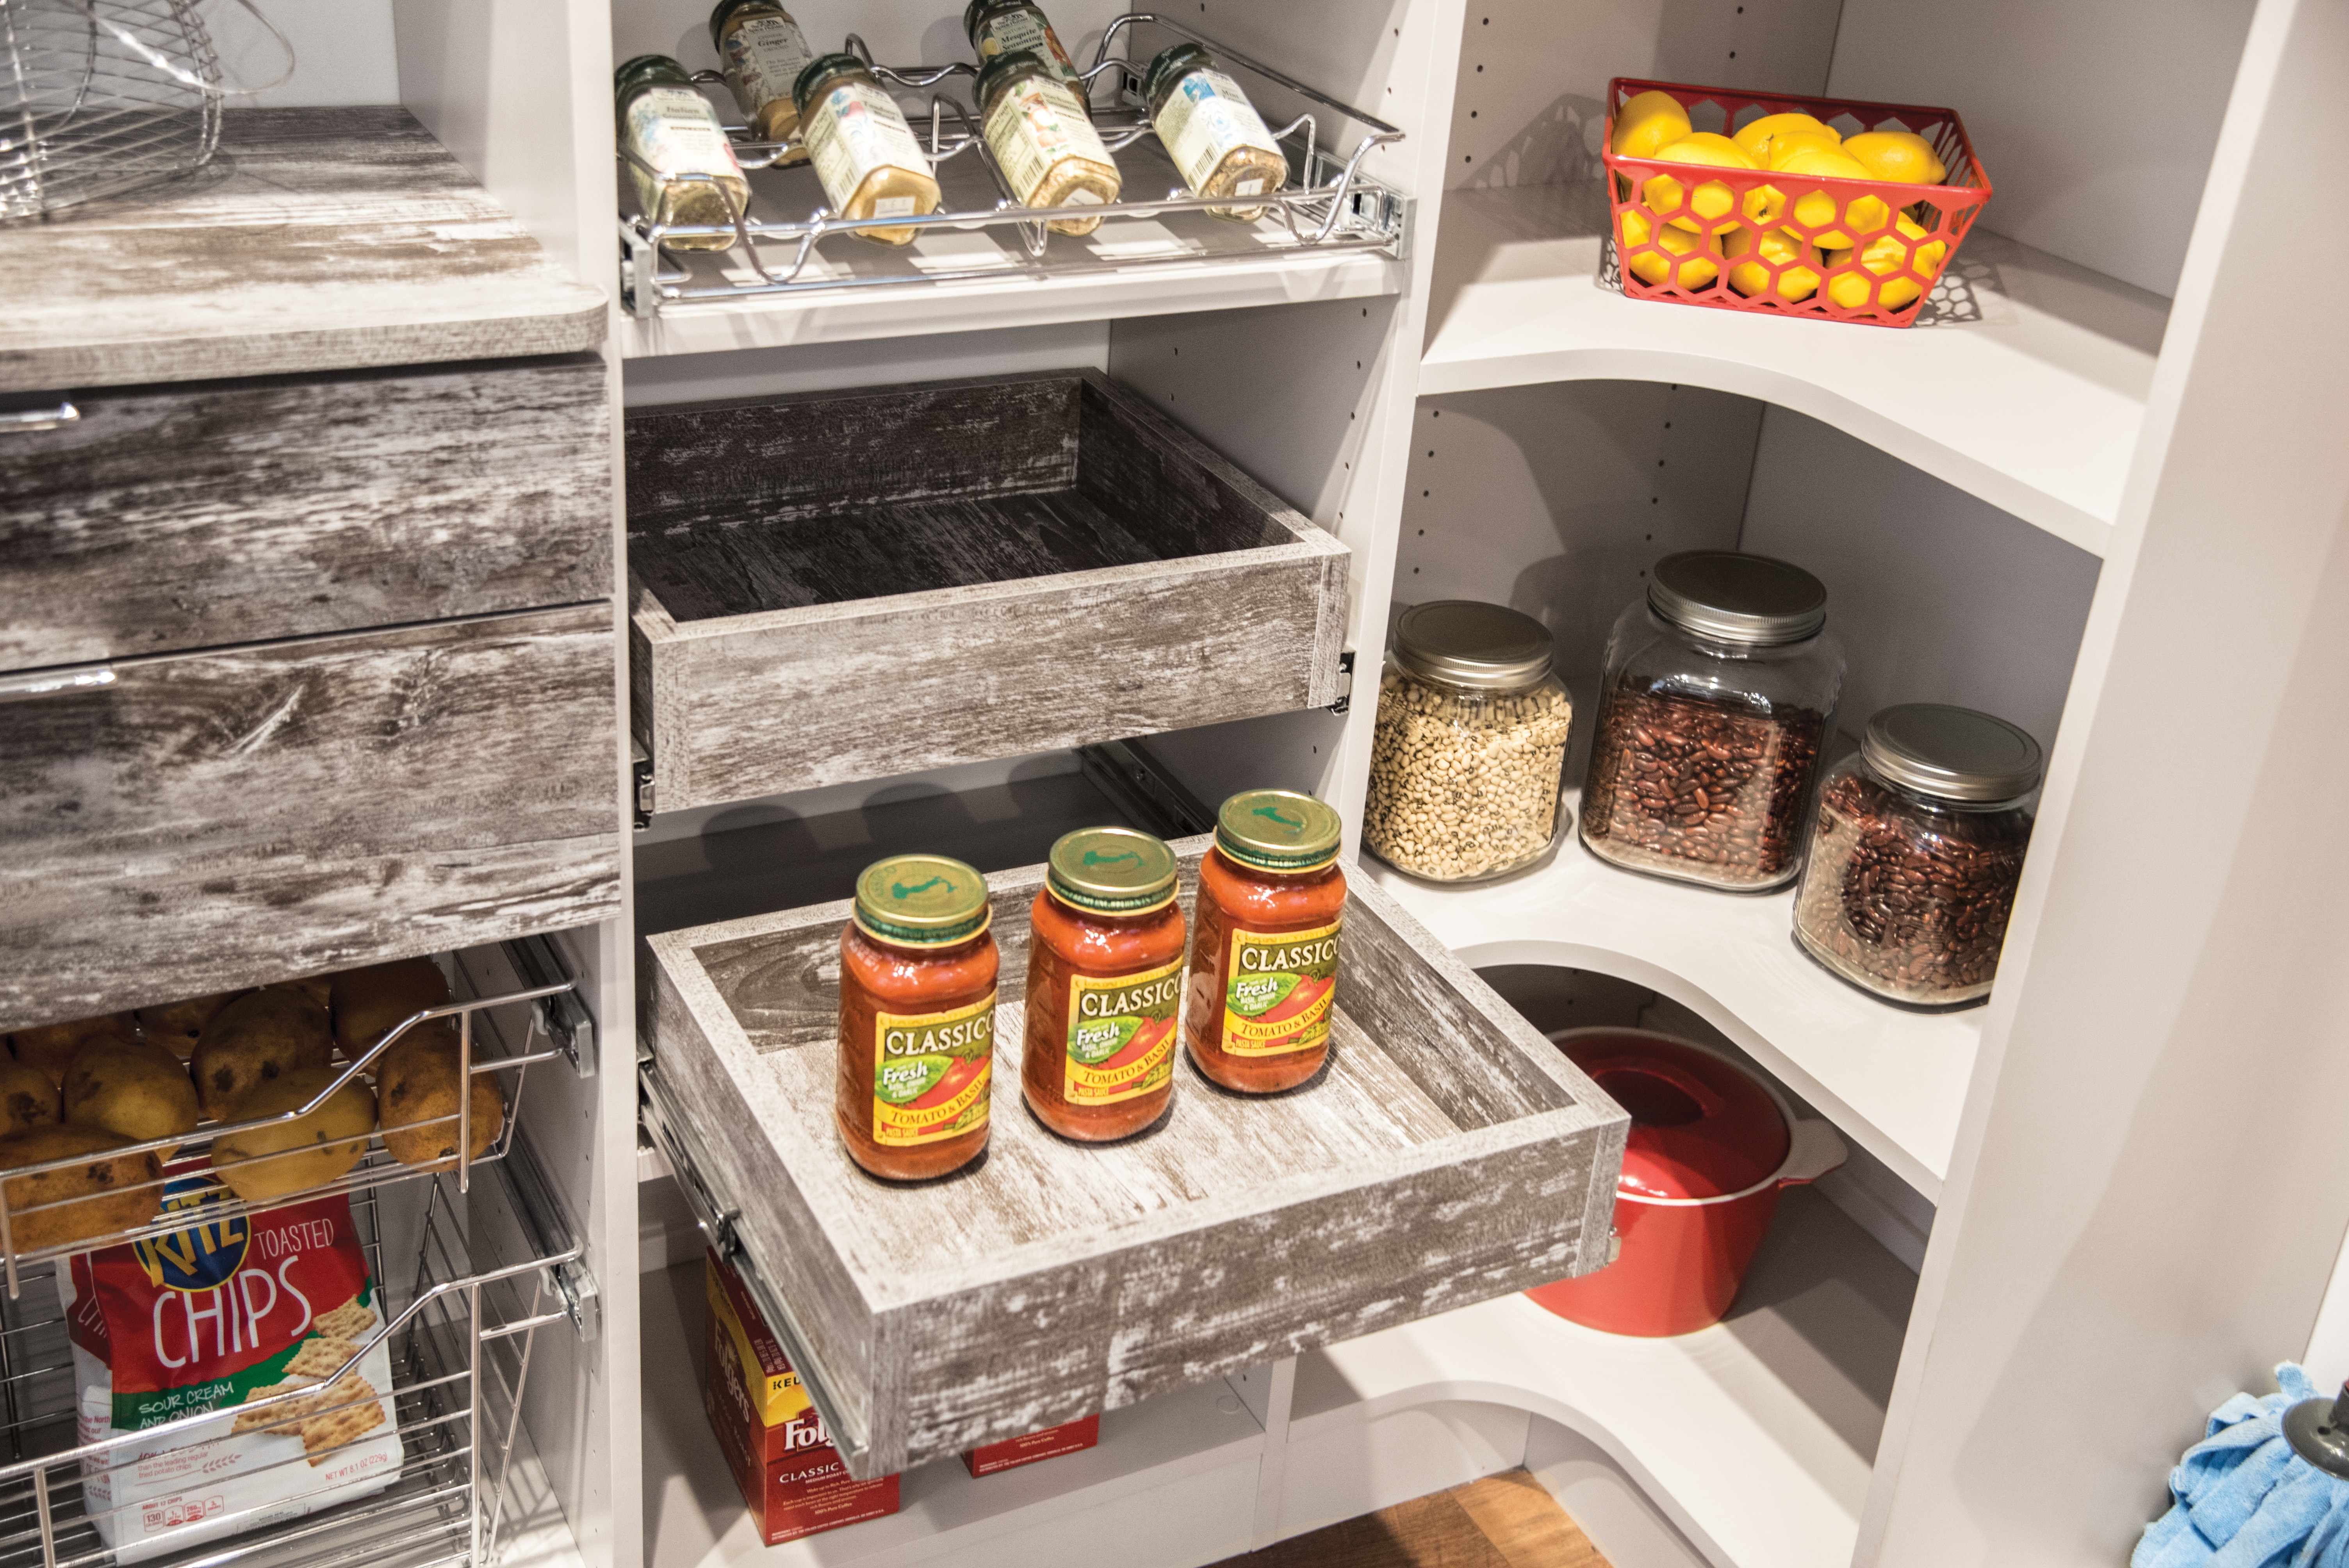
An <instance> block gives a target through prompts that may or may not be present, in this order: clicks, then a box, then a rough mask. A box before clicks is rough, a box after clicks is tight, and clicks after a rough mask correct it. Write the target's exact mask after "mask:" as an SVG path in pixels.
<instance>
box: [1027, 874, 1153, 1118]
mask: <svg viewBox="0 0 2349 1568" xmlns="http://www.w3.org/2000/svg"><path fill="white" fill-rule="evenodd" d="M1174 894H1175V886H1174V851H1172V850H1170V849H1168V848H1167V847H1166V846H1165V844H1164V843H1163V842H1161V841H1159V840H1157V839H1154V838H1152V837H1151V836H1150V835H1149V834H1147V833H1137V832H1135V831H1133V830H1132V829H1130V828H1085V829H1081V830H1079V831H1077V832H1073V833H1070V834H1068V835H1066V836H1065V837H1063V838H1062V839H1061V841H1060V842H1058V843H1056V844H1054V845H1053V846H1052V853H1051V857H1050V861H1048V862H1047V863H1046V866H1045V871H1044V889H1043V891H1042V892H1039V893H1038V894H1037V895H1036V902H1035V903H1034V904H1033V905H1031V906H1030V909H1029V912H1028V918H1029V931H1030V939H1029V944H1028V995H1027V1010H1028V1021H1027V1029H1026V1032H1025V1035H1024V1037H1023V1038H1022V1043H1021V1045H1020V1047H1019V1081H1020V1086H1021V1088H1023V1089H1025V1090H1026V1092H1027V1096H1028V1107H1029V1109H1030V1110H1033V1111H1034V1112H1035V1113H1036V1119H1037V1120H1039V1121H1040V1122H1042V1123H1043V1124H1044V1125H1045V1126H1047V1127H1049V1128H1050V1129H1051V1130H1053V1131H1055V1132H1057V1133H1059V1134H1060V1135H1061V1137H1063V1138H1074V1139H1079V1140H1083V1141H1085V1142H1088V1143H1096V1142H1104V1141H1107V1140H1110V1139H1112V1138H1123V1137H1125V1136H1127V1135H1128V1134H1130V1133H1134V1132H1139V1131H1141V1130H1143V1128H1145V1127H1148V1126H1149V1125H1150V1124H1151V1123H1152V1122H1154V1121H1155V1120H1157V1119H1158V1118H1159V1117H1160V1116H1161V1115H1163V1114H1164V1112H1165V1109H1166V1107H1167V1105H1168V1103H1169V1102H1170V1101H1171V1100H1173V1099H1174V1026H1175V1022H1176V1020H1177V1017H1178V1016H1179V1015H1180V1013H1181V1011H1182V1001H1183V937H1184V930H1185V927H1184V921H1183V911H1182V908H1181V906H1180V905H1179V904H1178V903H1176V901H1175V896H1174Z"/></svg>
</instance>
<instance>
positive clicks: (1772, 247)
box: [1722, 229, 1819, 303]
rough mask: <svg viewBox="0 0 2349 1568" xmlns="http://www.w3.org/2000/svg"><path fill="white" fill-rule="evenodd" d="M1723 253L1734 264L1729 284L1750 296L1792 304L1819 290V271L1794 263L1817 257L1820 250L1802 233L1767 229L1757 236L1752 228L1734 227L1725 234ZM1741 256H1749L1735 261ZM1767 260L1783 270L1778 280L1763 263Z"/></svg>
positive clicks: (1749, 297) (1812, 260)
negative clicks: (1764, 296)
mask: <svg viewBox="0 0 2349 1568" xmlns="http://www.w3.org/2000/svg"><path fill="white" fill-rule="evenodd" d="M1722 253H1723V255H1725V256H1728V257H1729V258H1730V259H1731V261H1732V263H1733V265H1732V266H1731V267H1730V269H1729V286H1730V287H1731V288H1733V289H1735V290H1736V291H1737V292H1738V293H1739V294H1744V296H1745V297H1746V298H1747V299H1752V298H1753V297H1754V295H1755V294H1764V295H1767V296H1768V297H1770V298H1772V299H1782V300H1786V301H1788V302H1790V303H1791V302H1793V301H1795V300H1806V299H1808V298H1810V297H1811V296H1812V295H1813V294H1816V293H1818V292H1819V274H1818V273H1816V272H1815V271H1813V270H1812V269H1811V268H1810V267H1809V266H1807V265H1795V264H1791V263H1809V262H1814V261H1816V260H1817V259H1818V256H1817V253H1816V252H1815V251H1813V250H1812V249H1811V247H1810V244H1809V242H1806V241H1805V240H1804V239H1803V237H1802V236H1801V235H1799V234H1794V233H1789V232H1787V231H1785V230H1784V229H1764V230H1762V231H1761V232H1760V233H1759V237H1758V238H1757V237H1756V233H1755V231H1754V230H1752V229H1735V230H1733V231H1731V232H1729V233H1728V234H1726V235H1724V236H1723V242H1722ZM1739 256H1746V257H1747V258H1748V259H1747V260H1745V261H1743V262H1740V261H1737V260H1736V258H1737V257H1739ZM1764 263H1770V266H1778V267H1781V268H1783V269H1784V270H1783V271H1781V272H1780V273H1778V275H1777V278H1776V279H1775V282H1774V281H1773V280H1772V278H1771V275H1770V266H1765V265H1764Z"/></svg>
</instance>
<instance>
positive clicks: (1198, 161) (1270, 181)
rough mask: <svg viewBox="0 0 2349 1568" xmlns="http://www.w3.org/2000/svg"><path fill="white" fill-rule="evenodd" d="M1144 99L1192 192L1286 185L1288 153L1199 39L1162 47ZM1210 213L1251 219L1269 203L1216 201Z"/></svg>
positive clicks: (1235, 192) (1241, 192) (1259, 191)
mask: <svg viewBox="0 0 2349 1568" xmlns="http://www.w3.org/2000/svg"><path fill="white" fill-rule="evenodd" d="M1142 101H1143V102H1144V103H1146V104H1148V105H1149V106H1150V123H1151V126H1152V128H1153V129H1155V130H1156V131H1157V132H1158V139H1159V140H1160V142H1162V143H1163V144H1164V146H1165V148H1166V153H1167V156H1168V157H1170V158H1172V159H1174V167H1175V169H1176V170H1179V171H1180V172H1181V173H1182V176H1183V183H1184V184H1185V185H1187V186H1189V187H1190V188H1191V194H1192V195H1194V196H1261V195H1263V194H1264V193H1265V192H1266V191H1278V190H1279V189H1280V188H1281V187H1282V186H1284V185H1286V184H1288V155H1287V154H1286V153H1284V152H1282V151H1281V150H1280V143H1278V142H1277V141H1275V140H1274V139H1272V132H1271V131H1270V130H1269V129H1266V127H1265V123H1264V117H1263V116H1261V115H1259V114H1257V112H1256V106H1255V105H1254V104H1252V103H1250V102H1248V98H1247V94H1246V93H1244V92H1242V91H1241V90H1240V85H1239V83H1237V82H1236V81H1234V80H1232V78H1231V77H1227V76H1226V75H1225V74H1224V73H1223V72H1221V71H1219V70H1217V69H1216V61H1215V57H1214V56H1212V55H1210V54H1208V53H1207V51H1206V50H1205V49H1203V48H1201V47H1200V46H1198V45H1196V44H1176V45H1174V46H1173V47H1172V48H1167V49H1162V50H1160V51H1159V53H1158V57H1157V58H1156V59H1154V60H1152V61H1151V62H1150V69H1149V71H1148V72H1147V73H1145V74H1144V76H1143V86H1142ZM1207 214H1208V216H1210V217H1214V218H1228V219H1231V220H1232V221H1234V222H1241V223H1252V222H1256V220H1257V219H1258V218H1261V217H1263V216H1264V208H1263V207H1262V206H1261V205H1259V206H1255V207H1210V208H1208V209H1207Z"/></svg>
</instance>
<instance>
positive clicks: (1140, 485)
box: [1077, 375, 1319, 556]
mask: <svg viewBox="0 0 2349 1568" xmlns="http://www.w3.org/2000/svg"><path fill="white" fill-rule="evenodd" d="M1083 386H1084V397H1083V402H1082V406H1081V418H1082V419H1083V420H1084V423H1085V426H1086V427H1087V428H1088V430H1089V431H1092V432H1097V434H1093V435H1092V436H1091V437H1090V438H1087V439H1085V440H1084V441H1082V442H1081V443H1080V445H1079V447H1078V450H1077V489H1078V490H1081V491H1082V492H1083V493H1084V494H1085V495H1087V496H1088V497H1090V498H1092V500H1093V502H1094V503H1095V504H1096V505H1098V506H1100V507H1101V508H1102V510H1103V511H1107V512H1109V513H1111V514H1112V516H1115V515H1119V514H1122V513H1128V512H1132V511H1135V510H1137V509H1139V510H1142V511H1145V512H1146V513H1147V514H1148V516H1149V518H1150V528H1151V537H1152V539H1153V541H1154V542H1155V543H1156V544H1157V545H1158V547H1159V550H1160V552H1161V553H1162V554H1164V555H1167V556H1185V555H1209V554H1213V553H1216V552H1219V551H1226V550H1257V549H1263V548H1266V547H1268V546H1272V545H1279V544H1294V543H1296V542H1299V540H1304V539H1309V538H1312V537H1314V536H1315V535H1316V534H1318V533H1319V530H1318V529H1316V528H1315V527H1314V526H1313V524H1312V523H1311V522H1310V521H1308V520H1307V518H1306V517H1305V515H1304V514H1303V513H1302V512H1299V511H1296V510H1294V509H1293V508H1291V507H1290V506H1289V505H1288V502H1286V501H1284V500H1281V499H1280V498H1279V497H1278V496H1276V495H1274V494H1273V493H1272V492H1271V491H1270V490H1267V489H1265V488H1264V487H1263V486H1262V485H1260V484H1258V483H1257V482H1256V481H1255V480H1252V479H1250V478H1248V477H1247V475H1246V474H1245V473H1242V472H1241V471H1240V470H1239V469H1237V467H1235V466H1234V465H1233V464H1232V462H1231V460H1230V459H1227V458H1226V457H1225V456H1224V455H1223V454H1222V453H1220V452H1217V451H1216V450H1215V449H1213V448H1211V447H1209V446H1207V445H1206V443H1205V442H1203V441H1200V440H1198V439H1197V438H1195V437H1193V436H1192V435H1191V433H1190V432H1189V431H1187V430H1185V429H1183V428H1181V427H1180V426H1177V425H1174V424H1171V423H1169V422H1168V421H1167V420H1166V419H1165V418H1164V417H1163V416H1161V415H1160V414H1159V413H1158V411H1157V410H1156V409H1154V408H1151V407H1148V406H1146V405H1145V404H1143V401H1142V400H1141V399H1140V398H1139V397H1135V396H1134V395H1133V393H1132V392H1129V391H1127V390H1126V389H1125V388H1124V387H1121V386H1119V385H1118V384H1117V383H1116V382H1114V381H1112V380H1110V379H1109V378H1108V377H1102V376H1094V375H1088V376H1087V377H1085V379H1084V383H1083Z"/></svg>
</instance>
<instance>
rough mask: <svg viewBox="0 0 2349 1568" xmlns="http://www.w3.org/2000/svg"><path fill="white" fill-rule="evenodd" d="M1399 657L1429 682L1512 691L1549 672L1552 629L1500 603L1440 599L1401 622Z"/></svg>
mask: <svg viewBox="0 0 2349 1568" xmlns="http://www.w3.org/2000/svg"><path fill="white" fill-rule="evenodd" d="M1394 655H1395V663H1397V664H1399V665H1402V667H1403V668H1404V669H1406V670H1409V671H1410V672H1411V673H1412V674H1413V675H1415V676H1426V677H1427V678H1428V679H1429V680H1435V681H1443V682H1444V683H1445V684H1446V685H1448V686H1472V687H1475V688H1477V689H1479V690H1487V691H1509V690H1515V689H1516V687H1518V686H1531V685H1533V684H1534V683H1535V682H1536V681H1537V680H1539V679H1541V678H1542V676H1546V675H1547V674H1549V668H1550V637H1549V630H1548V628H1547V627H1545V626H1544V625H1543V624H1541V623H1540V622H1539V621H1537V620H1535V619H1534V618H1533V617H1532V616H1531V615H1524V614H1518V613H1517V612H1516V611H1515V610H1511V609H1508V608H1506V606H1503V605H1500V604H1483V603H1477V602H1476V601H1475V600H1474V599H1435V600H1431V601H1430V602H1428V603H1424V604H1414V605H1413V606H1412V607H1411V608H1410V609H1408V610H1405V611H1404V612H1403V613H1402V614H1401V615H1400V616H1398V617H1397V618H1396V620H1395V632H1394Z"/></svg>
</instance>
